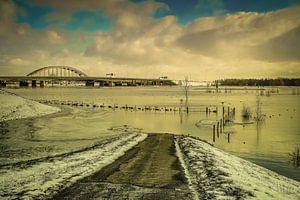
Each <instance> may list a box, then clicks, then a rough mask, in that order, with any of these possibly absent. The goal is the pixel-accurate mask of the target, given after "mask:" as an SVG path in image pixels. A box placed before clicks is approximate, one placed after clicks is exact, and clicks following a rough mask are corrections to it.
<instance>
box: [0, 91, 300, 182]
mask: <svg viewBox="0 0 300 200" xmlns="http://www.w3.org/2000/svg"><path fill="white" fill-rule="evenodd" d="M255 89H256V88H250V89H249V90H245V89H244V88H238V90H233V89H232V90H230V93H229V92H227V93H225V92H220V93H213V92H211V91H210V92H207V91H206V89H201V88H192V89H191V90H190V93H189V94H190V96H189V106H190V107H191V108H195V109H198V110H199V109H200V108H201V109H202V108H205V106H214V107H216V106H217V107H218V110H219V112H218V113H213V112H210V113H205V112H192V110H191V112H189V113H188V114H187V113H186V112H169V111H168V112H165V111H158V112H154V111H142V110H137V111H133V110H128V111H124V110H120V109H115V110H112V109H108V108H104V109H100V108H74V109H71V108H69V111H68V112H66V113H64V114H60V115H57V116H55V115H54V116H53V115H52V116H48V117H42V118H38V119H34V120H31V124H30V123H29V121H26V120H23V121H22V120H20V121H19V122H18V123H17V124H18V126H19V125H20V124H21V123H22V124H23V125H22V126H23V128H17V129H16V131H13V130H14V128H13V126H14V125H13V122H11V124H10V123H9V125H8V127H9V130H10V131H11V132H13V134H12V133H9V134H7V133H6V132H5V130H6V129H7V128H3V126H4V127H7V125H3V126H2V125H1V126H0V127H1V137H5V138H6V139H5V140H4V141H1V148H6V147H7V146H13V145H11V144H12V143H13V142H12V141H15V142H16V140H18V139H16V138H24V139H25V138H26V139H27V140H31V143H30V144H29V143H28V144H26V145H25V146H34V145H37V143H39V144H40V145H44V146H49V148H50V147H51V148H52V151H51V152H52V153H56V152H62V151H69V150H71V149H72V148H83V147H84V146H86V145H89V144H90V143H92V142H93V141H97V140H99V139H101V137H103V136H107V135H109V134H113V133H112V132H110V131H109V130H108V129H109V128H110V127H114V126H123V125H129V126H131V127H136V128H141V129H143V130H145V131H147V132H161V133H164V132H172V133H176V134H190V135H193V136H198V137H200V138H202V139H204V140H207V141H209V142H211V143H212V142H213V134H212V127H211V126H196V123H197V122H199V121H200V120H211V121H216V120H220V119H221V118H222V112H220V110H222V109H221V108H222V106H223V105H224V106H225V107H226V108H227V106H230V107H231V108H233V107H235V108H236V115H235V119H234V123H233V124H228V125H227V126H225V128H224V131H223V132H222V133H220V134H219V137H216V138H215V146H217V147H219V148H221V149H224V150H226V151H229V152H232V153H234V154H236V155H239V156H241V157H244V158H247V159H249V160H252V161H253V162H256V163H258V164H261V165H263V166H267V167H268V168H270V169H272V170H275V171H277V172H279V173H282V174H284V175H287V176H289V177H293V178H294V179H297V180H300V173H299V168H298V169H295V168H293V167H292V166H289V165H288V157H289V153H290V152H291V151H292V150H293V149H294V148H295V147H296V146H297V145H299V143H300V124H299V123H298V121H299V120H298V119H299V117H300V96H299V95H292V92H291V91H292V90H293V88H280V89H279V93H276V94H272V95H265V96H261V97H260V103H261V111H262V113H263V114H265V115H266V117H265V120H264V121H259V122H254V121H253V120H252V121H251V120H250V121H248V122H247V123H245V121H243V118H242V117H241V110H242V107H243V104H247V105H249V106H250V108H251V109H252V111H255V109H256V107H257V106H256V105H257V95H259V94H260V91H257V90H255ZM11 91H12V92H15V93H17V94H19V95H22V96H24V97H27V98H32V99H49V100H53V99H56V100H63V101H66V100H69V101H78V102H84V103H93V104H99V105H100V104H102V103H104V104H105V105H119V106H122V105H125V104H127V105H130V106H135V105H137V106H161V107H164V106H170V107H181V106H182V102H181V101H180V99H183V98H184V93H183V91H182V89H181V88H179V87H136V88H44V89H40V88H36V89H17V90H11ZM201 109H200V110H201ZM204 110H205V109H204ZM26 126H27V127H26ZM228 133H230V134H228ZM22 134H23V136H22ZM9 135H10V136H9ZM11 135H13V137H15V139H11V137H12V136H11ZM228 136H229V137H230V138H228ZM9 137H10V139H9ZM228 139H230V141H229V142H228ZM33 140H34V141H33ZM46 141H48V142H46ZM49 141H51V143H50V142H49ZM61 141H63V142H61ZM19 142H20V141H19ZM28 142H29V141H28ZM66 144H67V145H66ZM15 145H17V142H16V143H15ZM66 146H68V147H66ZM9 148H12V147H9ZM21 148H25V147H21ZM45 155H46V154H45ZM5 156H6V157H7V155H1V159H2V158H3V157H5ZM37 156H39V155H37ZM7 159H8V160H9V158H7Z"/></svg>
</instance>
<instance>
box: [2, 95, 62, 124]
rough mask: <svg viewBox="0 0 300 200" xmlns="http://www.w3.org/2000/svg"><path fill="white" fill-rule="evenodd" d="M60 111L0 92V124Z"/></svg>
mask: <svg viewBox="0 0 300 200" xmlns="http://www.w3.org/2000/svg"><path fill="white" fill-rule="evenodd" d="M58 111H60V109H59V108H56V107H52V106H47V105H44V104H41V103H38V102H35V101H32V100H29V99H24V98H22V97H19V96H17V95H14V94H11V93H8V92H6V91H3V90H0V122H1V121H7V120H14V119H20V118H27V117H36V116H41V115H46V114H51V113H55V112H58Z"/></svg>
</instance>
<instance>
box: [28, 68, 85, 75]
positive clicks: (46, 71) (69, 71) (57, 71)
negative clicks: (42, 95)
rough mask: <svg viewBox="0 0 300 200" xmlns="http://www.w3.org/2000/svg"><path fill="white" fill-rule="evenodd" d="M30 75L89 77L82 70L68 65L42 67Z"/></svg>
mask: <svg viewBox="0 0 300 200" xmlns="http://www.w3.org/2000/svg"><path fill="white" fill-rule="evenodd" d="M27 76H29V77H88V76H87V75H86V74H85V73H83V72H82V71H80V70H78V69H76V68H74V67H68V66H48V67H42V68H39V69H37V70H34V71H33V72H31V73H29V74H27Z"/></svg>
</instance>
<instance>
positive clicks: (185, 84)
mask: <svg viewBox="0 0 300 200" xmlns="http://www.w3.org/2000/svg"><path fill="white" fill-rule="evenodd" d="M182 87H183V90H184V95H185V105H186V112H187V113H188V112H189V107H188V101H189V90H190V85H189V78H188V76H185V78H184V82H183V84H182Z"/></svg>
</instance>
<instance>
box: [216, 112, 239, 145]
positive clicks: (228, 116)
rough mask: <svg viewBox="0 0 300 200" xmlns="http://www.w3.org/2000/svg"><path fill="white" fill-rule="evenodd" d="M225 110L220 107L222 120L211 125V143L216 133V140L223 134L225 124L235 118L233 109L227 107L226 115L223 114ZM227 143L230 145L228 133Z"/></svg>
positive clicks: (228, 134)
mask: <svg viewBox="0 0 300 200" xmlns="http://www.w3.org/2000/svg"><path fill="white" fill-rule="evenodd" d="M225 109H226V108H225V107H224V106H223V107H222V118H221V119H220V120H218V121H217V123H216V124H213V127H212V131H213V132H212V135H213V142H215V141H216V133H217V138H219V137H220V133H222V132H224V128H225V126H226V124H228V123H230V122H231V121H233V119H234V118H235V107H234V108H230V107H229V106H228V107H227V113H226V112H225ZM216 110H217V109H216ZM227 142H228V143H230V133H227Z"/></svg>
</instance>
